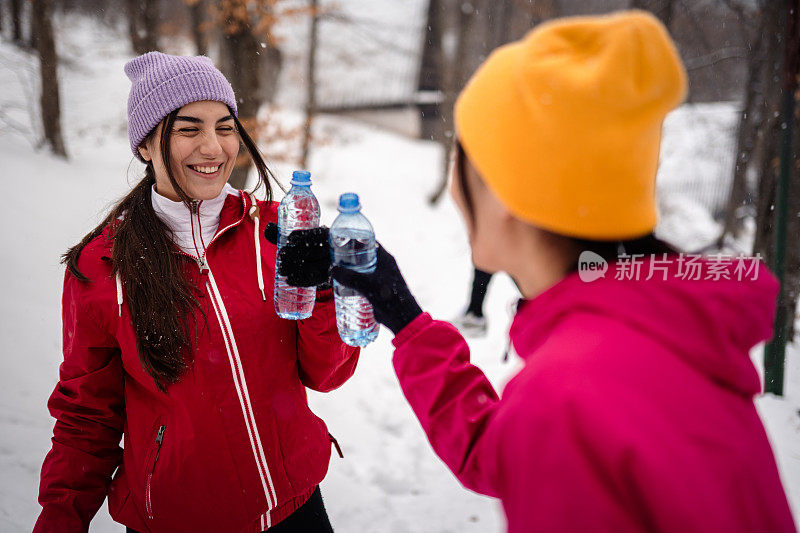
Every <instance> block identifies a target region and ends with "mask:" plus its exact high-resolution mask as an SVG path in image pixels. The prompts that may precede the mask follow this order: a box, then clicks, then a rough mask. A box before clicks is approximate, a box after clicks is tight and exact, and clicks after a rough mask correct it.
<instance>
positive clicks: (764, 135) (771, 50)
mask: <svg viewBox="0 0 800 533" xmlns="http://www.w3.org/2000/svg"><path fill="white" fill-rule="evenodd" d="M782 3H783V2H780V1H775V2H767V3H766V5H765V7H764V10H763V16H764V17H765V21H764V26H763V27H764V30H763V32H762V35H763V37H764V38H765V39H766V43H765V45H766V46H765V48H766V56H765V64H766V68H765V69H764V72H763V79H764V80H767V83H765V84H764V87H765V92H764V95H763V98H762V99H761V101H760V102H759V104H760V107H761V111H760V112H761V114H762V116H763V117H764V123H763V126H762V131H761V132H760V135H761V142H762V147H761V152H760V157H759V162H758V169H759V173H758V176H759V184H758V200H757V206H756V239H755V244H754V246H753V251H754V252H755V253H760V254H761V255H762V256H763V257H764V258H765V259H766V260H767V262H770V261H771V260H772V258H773V255H772V254H773V249H772V235H773V233H772V231H773V211H774V208H775V205H774V202H775V185H776V178H777V168H778V136H779V135H780V124H779V120H778V118H779V113H780V101H781V86H780V83H778V82H776V81H775V80H780V79H781V74H782V71H781V65H782V63H783V62H782V57H781V56H782V52H783V47H782V43H783V38H784V27H783V26H784V25H783V24H782V22H783V20H784V18H783V16H782V11H783V6H782Z"/></svg>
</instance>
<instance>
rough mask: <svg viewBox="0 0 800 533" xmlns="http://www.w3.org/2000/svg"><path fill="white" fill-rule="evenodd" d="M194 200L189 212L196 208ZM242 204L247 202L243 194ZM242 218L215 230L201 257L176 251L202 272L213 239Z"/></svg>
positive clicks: (206, 266)
mask: <svg viewBox="0 0 800 533" xmlns="http://www.w3.org/2000/svg"><path fill="white" fill-rule="evenodd" d="M196 202H197V200H193V201H192V204H193V205H192V207H191V208H190V209H189V211H190V212H194V211H195V209H197V206H195V205H194V204H195V203H196ZM242 206H243V208H246V207H247V204H246V203H245V200H244V196H243V197H242ZM245 212H247V210H246V209H245ZM244 219H245V217H244V216H243V217H241V218H240V219H238V220H236V221H234V222H232V223H230V224H228V225H227V226H225V227H224V228H222V229H221V230H217V234H216V235H214V237H213V238H212V239H211V240H210V241H208V244H207V245H206V249H205V252H204V253H203V255H202V256H201V257H196V256H194V255H192V254H187V253H186V252H184V251H183V250H178V251H177V253H179V254H180V255H185V256H186V257H188V258H190V259H191V260H192V261H194V262H195V263H197V267H198V268H199V269H200V273H201V274H202V273H203V271H204V270H208V263H207V262H206V254H207V253H208V249H209V248H210V247H211V245H212V244H214V241H216V240H217V239H218V238H219V236H220V235H222V234H223V233H225V232H226V231H228V230H229V229H231V228H233V227H236V226H238V225H239V224H241V223H242V221H243V220H244Z"/></svg>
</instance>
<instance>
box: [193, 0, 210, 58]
mask: <svg viewBox="0 0 800 533" xmlns="http://www.w3.org/2000/svg"><path fill="white" fill-rule="evenodd" d="M207 10H208V6H206V2H205V0H195V2H194V3H193V4H191V5H189V15H190V18H191V21H192V37H193V38H194V45H195V48H196V49H197V55H201V56H204V55H208V40H207V39H206V34H205V24H206V11H207Z"/></svg>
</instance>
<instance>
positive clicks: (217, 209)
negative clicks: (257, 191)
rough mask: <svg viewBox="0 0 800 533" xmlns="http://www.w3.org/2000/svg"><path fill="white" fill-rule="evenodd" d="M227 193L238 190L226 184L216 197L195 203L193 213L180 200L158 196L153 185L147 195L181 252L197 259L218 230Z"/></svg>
mask: <svg viewBox="0 0 800 533" xmlns="http://www.w3.org/2000/svg"><path fill="white" fill-rule="evenodd" d="M229 194H233V195H236V196H239V191H237V190H236V189H234V188H233V187H231V186H230V185H229V184H227V183H226V184H225V186H224V187H223V188H222V191H221V192H220V193H219V196H217V197H216V198H212V199H210V200H202V201H199V202H198V213H197V214H196V215H192V213H191V211H190V210H189V208H188V207H187V206H186V204H184V203H183V202H175V201H173V200H170V199H169V198H167V197H165V196H162V195H160V194H159V193H158V192H156V186H155V185H153V190H152V193H151V195H150V197H151V199H152V202H153V210H155V212H156V215H158V218H160V219H161V220H162V221H163V222H164V223H165V224H166V225H167V226H168V227H169V228H170V229H171V230H172V233H173V235H174V240H175V244H177V245H178V247H179V248H180V249H181V250H182V251H183V252H184V253H187V254H189V255H191V256H194V257H198V258H199V257H203V256H204V255H205V249H206V246H208V243H210V242H211V239H212V238H214V235H215V234H216V233H217V228H219V218H220V213H221V212H222V206H223V204H224V203H225V199H226V198H227V197H228V195H229Z"/></svg>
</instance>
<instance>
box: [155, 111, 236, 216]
mask: <svg viewBox="0 0 800 533" xmlns="http://www.w3.org/2000/svg"><path fill="white" fill-rule="evenodd" d="M163 127H164V122H163V121H162V122H161V124H159V125H158V126H157V128H156V131H155V135H152V136H149V137H148V139H147V140H145V142H144V143H143V145H142V146H140V147H139V153H140V154H141V155H142V157H143V158H144V159H145V161H152V162H153V169H154V170H155V177H156V191H157V192H158V193H159V194H161V195H162V196H166V197H167V198H169V199H171V200H174V201H180V197H179V196H178V194H177V193H176V192H175V189H174V187H173V186H172V183H171V182H170V179H169V175H168V174H167V169H166V167H165V165H164V162H163V160H162V158H161V129H162V128H163ZM238 152H239V136H238V134H237V133H236V125H235V123H234V120H233V115H232V114H231V112H230V110H229V109H228V106H226V105H225V104H223V103H222V102H215V101H210V100H203V101H200V102H192V103H190V104H186V105H185V106H183V107H181V108H180V109H179V110H178V114H177V116H176V117H175V124H174V125H173V127H172V132H171V133H170V136H169V159H170V169H171V170H172V175H173V176H174V177H175V181H176V182H177V183H178V185H179V186H180V187H181V188H182V189H183V191H184V192H185V193H186V194H187V195H188V196H189V197H190V198H192V199H194V200H210V199H212V198H216V197H217V196H219V194H220V192H221V191H222V187H223V186H224V185H225V182H226V181H228V178H229V177H230V175H231V171H233V166H234V163H235V162H236V155H237V154H238Z"/></svg>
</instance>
